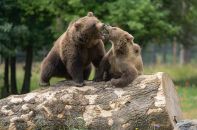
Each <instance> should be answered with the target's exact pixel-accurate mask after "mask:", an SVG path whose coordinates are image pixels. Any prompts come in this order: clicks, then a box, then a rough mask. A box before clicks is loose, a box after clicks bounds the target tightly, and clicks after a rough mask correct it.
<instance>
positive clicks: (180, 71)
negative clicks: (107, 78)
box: [0, 63, 197, 118]
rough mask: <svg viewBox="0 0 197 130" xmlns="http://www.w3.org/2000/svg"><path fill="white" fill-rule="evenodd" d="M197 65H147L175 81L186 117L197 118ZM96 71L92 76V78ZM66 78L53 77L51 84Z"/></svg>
mask: <svg viewBox="0 0 197 130" xmlns="http://www.w3.org/2000/svg"><path fill="white" fill-rule="evenodd" d="M196 67H197V65H184V66H179V65H157V66H145V68H144V74H153V73H156V72H166V73H167V74H168V75H169V76H170V77H171V78H172V80H173V81H174V83H175V85H176V87H177V90H178V94H179V96H180V99H181V107H182V111H183V116H184V117H185V118H197V69H196ZM39 73H40V63H34V64H33V69H32V77H31V90H34V89H37V88H38V87H39V85H38V83H39ZM93 75H94V71H92V73H91V75H90V78H89V79H92V78H93ZM23 76H24V71H23V65H22V64H17V86H18V88H19V90H20V89H21V86H22V82H23ZM61 80H64V79H62V78H52V80H51V84H55V83H56V82H58V81H61ZM2 86H3V65H0V87H2Z"/></svg>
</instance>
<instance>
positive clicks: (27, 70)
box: [21, 46, 33, 94]
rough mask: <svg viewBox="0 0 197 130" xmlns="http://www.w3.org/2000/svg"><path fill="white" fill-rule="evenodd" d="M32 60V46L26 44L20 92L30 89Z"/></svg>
mask: <svg viewBox="0 0 197 130" xmlns="http://www.w3.org/2000/svg"><path fill="white" fill-rule="evenodd" d="M32 60H33V48H32V46H27V48H26V60H25V76H24V80H23V86H22V90H21V93H22V94H24V93H28V92H29V91H30V83H31V68H32Z"/></svg>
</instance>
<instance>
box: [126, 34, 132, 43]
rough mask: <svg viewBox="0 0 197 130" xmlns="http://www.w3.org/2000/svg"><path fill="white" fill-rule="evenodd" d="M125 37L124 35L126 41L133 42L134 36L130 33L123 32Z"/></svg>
mask: <svg viewBox="0 0 197 130" xmlns="http://www.w3.org/2000/svg"><path fill="white" fill-rule="evenodd" d="M125 37H126V40H127V42H132V43H133V40H134V37H133V36H132V35H130V34H125Z"/></svg>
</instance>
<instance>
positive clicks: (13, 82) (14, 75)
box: [10, 56, 18, 94]
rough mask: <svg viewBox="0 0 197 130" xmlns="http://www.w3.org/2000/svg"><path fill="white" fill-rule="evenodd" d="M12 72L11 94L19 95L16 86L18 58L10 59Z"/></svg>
mask: <svg viewBox="0 0 197 130" xmlns="http://www.w3.org/2000/svg"><path fill="white" fill-rule="evenodd" d="M10 70H11V94H17V93H18V91H17V84H16V56H12V57H11V58H10Z"/></svg>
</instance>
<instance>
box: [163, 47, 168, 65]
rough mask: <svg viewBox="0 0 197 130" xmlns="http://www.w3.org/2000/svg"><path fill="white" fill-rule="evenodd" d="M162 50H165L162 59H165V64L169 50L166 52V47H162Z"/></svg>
mask: <svg viewBox="0 0 197 130" xmlns="http://www.w3.org/2000/svg"><path fill="white" fill-rule="evenodd" d="M162 50H163V54H162V59H163V64H166V63H167V50H166V45H165V44H164V45H162Z"/></svg>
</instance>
